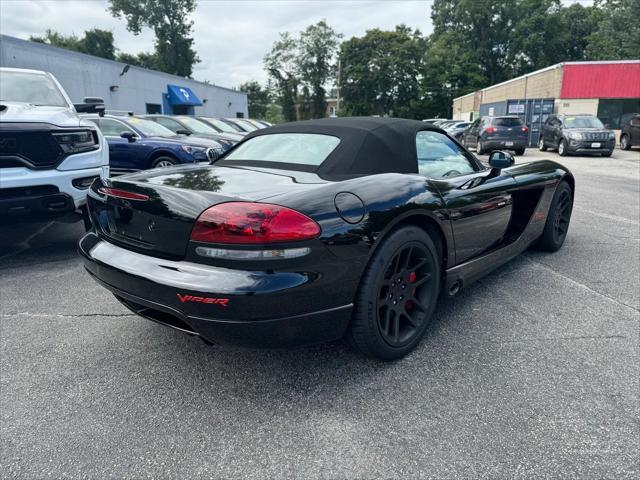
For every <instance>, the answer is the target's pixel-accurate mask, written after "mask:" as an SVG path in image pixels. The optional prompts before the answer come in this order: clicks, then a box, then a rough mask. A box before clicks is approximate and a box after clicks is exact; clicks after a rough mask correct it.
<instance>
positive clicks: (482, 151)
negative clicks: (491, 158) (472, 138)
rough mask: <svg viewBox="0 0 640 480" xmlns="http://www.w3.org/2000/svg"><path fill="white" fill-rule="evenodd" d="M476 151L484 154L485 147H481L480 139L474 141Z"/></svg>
mask: <svg viewBox="0 0 640 480" xmlns="http://www.w3.org/2000/svg"><path fill="white" fill-rule="evenodd" d="M476 153H477V154H478V155H484V153H485V149H484V148H483V147H482V141H481V140H480V139H478V141H477V142H476Z"/></svg>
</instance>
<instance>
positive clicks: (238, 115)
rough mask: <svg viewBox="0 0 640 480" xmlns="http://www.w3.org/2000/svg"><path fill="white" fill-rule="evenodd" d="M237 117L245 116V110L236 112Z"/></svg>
mask: <svg viewBox="0 0 640 480" xmlns="http://www.w3.org/2000/svg"><path fill="white" fill-rule="evenodd" d="M236 118H244V112H236Z"/></svg>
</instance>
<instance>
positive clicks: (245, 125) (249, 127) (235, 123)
mask: <svg viewBox="0 0 640 480" xmlns="http://www.w3.org/2000/svg"><path fill="white" fill-rule="evenodd" d="M221 120H222V121H224V122H227V123H228V124H229V125H231V126H232V127H234V128H237V129H238V131H240V132H246V133H248V132H253V131H255V130H259V129H258V127H256V126H255V125H254V124H252V123H249V122H247V121H246V119H244V118H222V119H221Z"/></svg>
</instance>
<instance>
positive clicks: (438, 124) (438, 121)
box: [431, 118, 453, 127]
mask: <svg viewBox="0 0 640 480" xmlns="http://www.w3.org/2000/svg"><path fill="white" fill-rule="evenodd" d="M452 121H453V120H451V119H450V118H439V119H437V120H434V121H433V122H431V123H433V124H434V125H435V126H437V127H440V126H441V125H442V124H443V123H445V122H452Z"/></svg>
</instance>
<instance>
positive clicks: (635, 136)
mask: <svg viewBox="0 0 640 480" xmlns="http://www.w3.org/2000/svg"><path fill="white" fill-rule="evenodd" d="M639 145H640V113H634V114H633V115H632V116H631V118H630V119H629V120H627V121H626V122H625V124H624V125H623V126H622V131H621V132H620V148H621V149H622V150H629V149H630V148H631V147H637V146H639Z"/></svg>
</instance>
